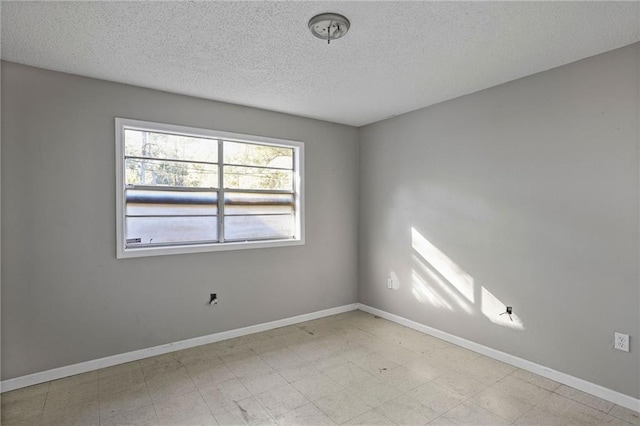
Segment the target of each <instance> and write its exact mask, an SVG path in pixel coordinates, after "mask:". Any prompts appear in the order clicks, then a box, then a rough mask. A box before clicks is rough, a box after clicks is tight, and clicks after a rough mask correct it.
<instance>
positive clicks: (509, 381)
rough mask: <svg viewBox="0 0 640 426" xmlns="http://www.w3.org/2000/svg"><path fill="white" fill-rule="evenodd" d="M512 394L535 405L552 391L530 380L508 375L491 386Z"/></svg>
mask: <svg viewBox="0 0 640 426" xmlns="http://www.w3.org/2000/svg"><path fill="white" fill-rule="evenodd" d="M490 387H491V388H493V389H496V390H499V391H501V392H504V393H506V394H509V395H511V396H514V397H516V398H518V399H520V400H521V401H524V402H526V403H528V404H532V405H535V404H537V403H538V402H540V401H542V399H543V398H545V397H547V396H548V395H549V394H550V391H548V390H546V389H543V388H541V387H538V386H536V385H534V384H531V383H529V382H525V381H523V380H520V379H517V378H515V377H513V376H507V377H505V378H504V379H501V380H499V381H497V382H496V383H494V384H492V385H491V386H490Z"/></svg>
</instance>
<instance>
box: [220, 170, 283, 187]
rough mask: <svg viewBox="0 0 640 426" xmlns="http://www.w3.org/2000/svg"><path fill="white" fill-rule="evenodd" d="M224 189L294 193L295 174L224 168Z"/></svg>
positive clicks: (278, 171) (279, 171)
mask: <svg viewBox="0 0 640 426" xmlns="http://www.w3.org/2000/svg"><path fill="white" fill-rule="evenodd" d="M224 187H225V188H232V189H273V190H285V191H293V172H292V171H289V170H273V169H261V168H259V167H238V166H225V167H224Z"/></svg>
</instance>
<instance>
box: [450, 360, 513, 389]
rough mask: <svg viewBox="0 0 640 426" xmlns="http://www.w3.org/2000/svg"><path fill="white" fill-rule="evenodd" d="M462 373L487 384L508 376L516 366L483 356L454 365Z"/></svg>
mask: <svg viewBox="0 0 640 426" xmlns="http://www.w3.org/2000/svg"><path fill="white" fill-rule="evenodd" d="M453 369H454V370H455V371H457V372H459V373H460V374H465V375H468V376H469V377H472V378H474V379H476V380H478V381H480V382H482V383H485V384H487V385H490V384H493V383H495V382H497V381H498V380H500V379H502V378H504V377H506V376H508V375H509V374H511V373H513V372H514V371H515V370H516V367H514V366H512V365H509V364H506V363H504V362H500V361H497V360H495V359H491V358H487V357H486V356H481V357H479V358H475V359H472V360H470V361H466V362H462V363H459V364H457V365H455V366H454V367H453Z"/></svg>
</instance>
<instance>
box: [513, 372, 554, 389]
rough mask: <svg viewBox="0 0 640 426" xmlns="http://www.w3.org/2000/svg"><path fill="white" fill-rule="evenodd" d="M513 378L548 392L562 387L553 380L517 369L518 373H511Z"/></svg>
mask: <svg viewBox="0 0 640 426" xmlns="http://www.w3.org/2000/svg"><path fill="white" fill-rule="evenodd" d="M511 376H512V377H515V378H516V379H520V380H523V381H525V382H528V383H531V384H533V385H536V386H538V387H540V388H542V389H546V390H548V391H554V390H556V389H557V388H558V387H559V386H560V383H558V382H555V381H553V380H551V379H547V378H546V377H542V376H538V375H537V374H533V373H529V372H528V371H524V370H520V369H517V370H516V371H514V372H513V373H511Z"/></svg>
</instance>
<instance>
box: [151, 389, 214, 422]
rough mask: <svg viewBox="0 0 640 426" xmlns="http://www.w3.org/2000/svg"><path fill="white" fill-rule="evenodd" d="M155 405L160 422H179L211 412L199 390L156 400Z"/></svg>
mask: <svg viewBox="0 0 640 426" xmlns="http://www.w3.org/2000/svg"><path fill="white" fill-rule="evenodd" d="M153 405H154V407H155V409H156V414H157V416H158V421H159V422H160V424H172V423H178V422H180V421H183V420H185V419H190V418H194V417H199V416H206V415H207V414H210V411H209V407H207V404H205V402H204V400H203V399H202V396H200V393H199V392H197V391H195V392H190V393H187V394H184V395H181V396H178V397H175V398H169V399H163V400H161V401H158V402H154V404H153Z"/></svg>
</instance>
